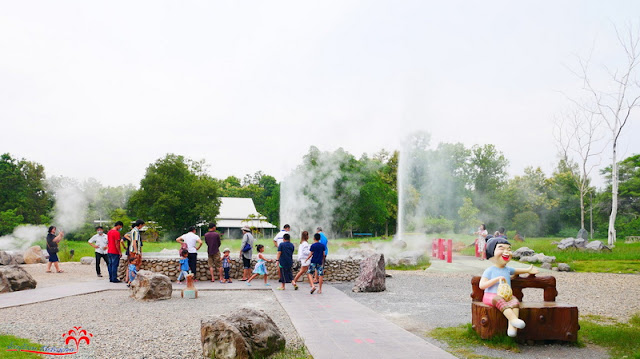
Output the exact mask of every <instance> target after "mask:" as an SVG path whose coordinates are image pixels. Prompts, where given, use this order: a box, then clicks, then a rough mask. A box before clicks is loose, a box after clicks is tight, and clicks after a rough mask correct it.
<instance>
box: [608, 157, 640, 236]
mask: <svg viewBox="0 0 640 359" xmlns="http://www.w3.org/2000/svg"><path fill="white" fill-rule="evenodd" d="M611 172H612V171H611V166H609V167H607V168H605V169H604V170H603V171H602V173H603V174H605V175H606V176H607V181H608V182H609V187H611V186H612V179H611ZM618 174H619V191H620V192H619V194H618V212H619V213H618V218H617V223H616V226H617V227H619V231H617V232H619V233H620V234H621V235H627V236H633V235H637V234H638V233H640V154H637V155H633V156H630V157H628V158H625V159H624V160H623V161H621V162H620V163H618ZM610 196H611V192H610V191H607V192H605V193H603V195H602V197H603V198H602V200H603V201H606V202H605V203H607V202H608V203H611V198H610ZM603 209H604V210H605V211H609V210H610V208H608V207H605V208H603Z"/></svg>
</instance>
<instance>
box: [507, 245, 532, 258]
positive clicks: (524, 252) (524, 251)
mask: <svg viewBox="0 0 640 359" xmlns="http://www.w3.org/2000/svg"><path fill="white" fill-rule="evenodd" d="M534 254H536V251H534V250H533V249H531V248H529V247H520V248H518V249H516V250H515V251H514V252H513V255H512V256H513V259H519V258H521V257H529V256H532V255H534Z"/></svg>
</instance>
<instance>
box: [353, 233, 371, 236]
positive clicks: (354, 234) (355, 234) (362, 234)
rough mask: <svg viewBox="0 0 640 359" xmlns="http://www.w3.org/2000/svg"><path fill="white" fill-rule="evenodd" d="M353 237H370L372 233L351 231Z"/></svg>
mask: <svg viewBox="0 0 640 359" xmlns="http://www.w3.org/2000/svg"><path fill="white" fill-rule="evenodd" d="M353 236H354V237H372V236H373V233H353Z"/></svg>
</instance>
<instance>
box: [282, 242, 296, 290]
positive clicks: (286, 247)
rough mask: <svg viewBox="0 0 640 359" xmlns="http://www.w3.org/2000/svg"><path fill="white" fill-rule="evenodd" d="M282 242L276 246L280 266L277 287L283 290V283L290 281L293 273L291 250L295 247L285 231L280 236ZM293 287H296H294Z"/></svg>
mask: <svg viewBox="0 0 640 359" xmlns="http://www.w3.org/2000/svg"><path fill="white" fill-rule="evenodd" d="M282 239H283V242H282V243H280V245H279V246H278V258H277V260H278V267H279V268H280V280H279V282H280V283H282V284H281V285H280V287H278V288H277V289H279V290H284V284H285V283H291V280H292V279H293V273H292V272H291V267H293V251H294V250H295V247H294V246H293V243H291V236H290V235H289V234H288V233H287V234H285V235H284V237H283V238H282ZM294 289H298V288H297V287H294Z"/></svg>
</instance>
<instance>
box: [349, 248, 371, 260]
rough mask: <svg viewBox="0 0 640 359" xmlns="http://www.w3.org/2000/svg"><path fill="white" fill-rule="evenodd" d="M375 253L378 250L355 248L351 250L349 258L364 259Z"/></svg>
mask: <svg viewBox="0 0 640 359" xmlns="http://www.w3.org/2000/svg"><path fill="white" fill-rule="evenodd" d="M375 253H376V252H374V251H373V250H372V249H361V248H353V249H351V250H349V258H352V259H364V258H367V257H369V256H371V255H374V254H375Z"/></svg>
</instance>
